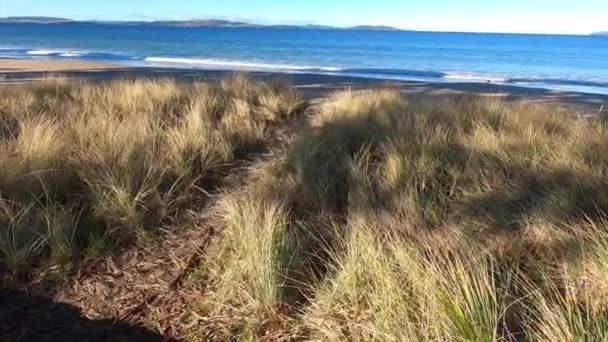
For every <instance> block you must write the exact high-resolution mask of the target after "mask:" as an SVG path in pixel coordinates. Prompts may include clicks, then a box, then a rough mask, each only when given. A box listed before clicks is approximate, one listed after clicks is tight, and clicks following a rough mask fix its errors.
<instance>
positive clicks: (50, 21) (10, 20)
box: [0, 17, 74, 24]
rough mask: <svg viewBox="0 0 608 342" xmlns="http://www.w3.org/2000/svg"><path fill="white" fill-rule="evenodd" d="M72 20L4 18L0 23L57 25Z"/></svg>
mask: <svg viewBox="0 0 608 342" xmlns="http://www.w3.org/2000/svg"><path fill="white" fill-rule="evenodd" d="M73 21H74V20H71V19H66V18H57V17H6V18H0V23H28V24H59V23H70V22H73Z"/></svg>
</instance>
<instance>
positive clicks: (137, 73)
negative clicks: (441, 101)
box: [0, 58, 608, 113]
mask: <svg viewBox="0 0 608 342" xmlns="http://www.w3.org/2000/svg"><path fill="white" fill-rule="evenodd" d="M235 72H242V71H238V70H206V69H184V68H168V67H155V66H150V67H139V66H133V67H130V66H121V65H118V64H108V63H103V62H94V61H84V60H53V59H2V58H0V84H19V83H29V82H36V81H40V80H43V79H48V78H52V77H57V78H68V79H78V80H91V81H105V80H111V79H116V78H134V77H144V78H146V77H169V78H175V79H178V80H184V81H192V80H200V79H213V78H218V77H222V76H225V75H229V74H232V73H235ZM245 73H247V74H248V75H250V76H251V77H253V78H258V79H268V78H276V77H284V78H288V79H289V80H290V81H291V83H292V84H293V86H294V87H295V88H297V89H299V90H300V91H301V92H302V93H303V94H304V96H305V97H307V98H309V99H312V98H319V97H325V96H327V95H328V94H331V93H333V92H334V91H338V90H344V89H347V88H350V89H353V90H361V89H366V88H374V87H380V86H389V87H394V88H395V87H396V88H399V89H400V90H401V91H402V92H403V93H404V94H406V95H412V96H417V95H420V96H445V95H461V94H478V95H485V96H499V97H504V98H505V99H508V100H520V101H523V100H525V101H529V102H538V103H556V104H565V105H569V106H574V107H583V108H584V109H585V111H588V112H593V111H595V112H596V113H597V112H599V111H601V110H602V108H603V107H604V106H607V105H608V95H603V94H594V93H583V92H576V91H565V90H564V91H562V90H551V89H545V88H533V87H526V86H518V85H506V84H496V83H481V82H432V81H418V80H411V81H400V80H391V79H380V78H369V77H355V76H341V75H322V74H311V73H283V72H260V71H248V72H245Z"/></svg>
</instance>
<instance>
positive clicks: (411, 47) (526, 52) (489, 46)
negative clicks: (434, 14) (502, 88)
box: [0, 23, 608, 94]
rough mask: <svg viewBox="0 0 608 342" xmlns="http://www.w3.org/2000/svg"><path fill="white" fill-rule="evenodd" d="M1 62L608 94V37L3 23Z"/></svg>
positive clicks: (0, 38) (1, 29) (0, 33)
mask: <svg viewBox="0 0 608 342" xmlns="http://www.w3.org/2000/svg"><path fill="white" fill-rule="evenodd" d="M0 58H18V59H22V58H23V59H78V60H90V61H101V62H111V63H116V64H121V65H125V66H130V67H138V66H142V67H166V68H193V69H205V70H239V71H263V72H284V73H306V74H321V75H344V76H360V77H369V78H378V79H390V80H416V81H428V82H480V83H496V84H508V85H519V86H524V87H535V88H546V89H555V90H568V91H579V92H586V93H596V94H608V36H592V35H589V36H582V35H581V36H575V35H528V34H490V33H455V32H454V33H451V32H450V33H448V32H418V31H380V30H346V29H314V28H273V27H242V28H220V27H169V26H168V27H162V26H141V25H139V26H138V25H124V24H98V23H65V24H0Z"/></svg>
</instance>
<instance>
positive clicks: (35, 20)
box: [0, 17, 399, 31]
mask: <svg viewBox="0 0 608 342" xmlns="http://www.w3.org/2000/svg"><path fill="white" fill-rule="evenodd" d="M72 22H85V23H87V22H88V23H96V24H106V25H112V24H114V25H132V26H173V27H269V28H276V29H315V30H336V29H344V30H373V31H398V30H399V29H397V28H394V27H390V26H371V25H361V26H354V27H347V28H339V27H334V26H326V25H314V24H307V25H261V24H253V23H247V22H241V21H230V20H220V19H196V20H156V21H101V20H94V21H77V20H72V19H65V18H53V17H6V18H0V23H17V24H18V23H28V24H60V23H72Z"/></svg>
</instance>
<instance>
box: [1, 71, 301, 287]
mask: <svg viewBox="0 0 608 342" xmlns="http://www.w3.org/2000/svg"><path fill="white" fill-rule="evenodd" d="M301 108H302V101H301V100H300V97H299V95H298V94H297V93H295V92H294V91H293V90H292V89H291V88H290V87H288V86H287V85H286V84H284V83H281V82H275V83H260V82H254V81H251V80H250V79H248V78H247V77H244V76H239V75H237V76H233V77H229V78H226V79H223V80H221V81H217V82H206V83H180V82H177V81H172V80H123V81H112V82H107V83H96V84H92V83H82V84H75V83H70V82H59V83H56V82H43V83H40V84H33V85H25V86H4V87H2V88H0V165H1V167H0V225H1V226H2V232H1V238H0V264H1V265H2V267H5V268H6V270H7V271H8V272H9V273H11V274H13V275H18V274H23V273H27V272H28V271H29V270H30V269H31V268H32V267H37V266H45V267H52V266H57V265H64V264H65V263H66V262H69V261H70V260H73V258H74V257H77V256H86V255H88V254H93V255H94V254H97V253H100V252H106V251H111V250H112V249H113V248H114V247H115V246H117V245H118V244H121V243H124V242H127V241H133V239H135V238H138V237H141V236H144V235H146V234H148V233H149V232H154V231H157V228H158V227H161V226H162V225H164V224H166V223H168V222H171V220H173V219H174V218H177V217H179V215H180V214H181V213H182V212H183V211H184V209H195V208H196V203H200V202H201V201H202V200H204V198H205V197H206V194H207V193H208V192H210V191H214V189H215V188H216V187H217V183H218V181H219V180H220V179H221V177H222V176H223V175H224V174H226V173H227V171H228V169H229V167H230V165H231V164H232V163H233V162H234V161H235V158H236V155H242V156H244V155H247V154H248V153H250V152H252V151H254V150H255V149H258V148H260V147H261V146H263V145H264V144H265V143H266V141H267V139H268V137H269V134H270V131H271V129H272V127H273V125H276V124H277V123H280V122H283V121H285V120H288V119H289V118H290V116H292V115H294V114H295V113H296V112H297V111H299V110H301Z"/></svg>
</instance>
